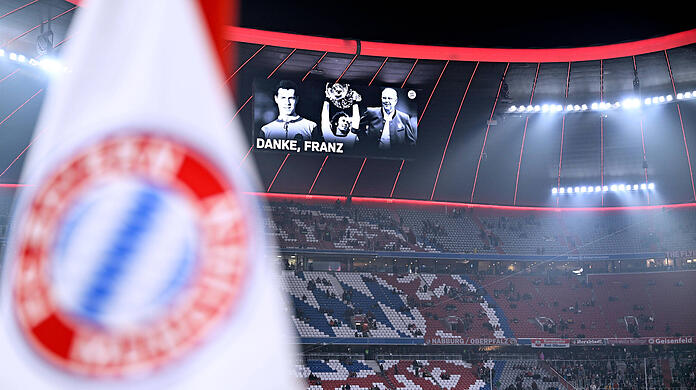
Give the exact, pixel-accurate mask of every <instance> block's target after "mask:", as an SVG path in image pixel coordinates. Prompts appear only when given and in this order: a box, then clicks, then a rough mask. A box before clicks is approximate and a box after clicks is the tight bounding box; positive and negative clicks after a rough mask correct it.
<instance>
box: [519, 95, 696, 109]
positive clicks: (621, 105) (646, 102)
mask: <svg viewBox="0 0 696 390" xmlns="http://www.w3.org/2000/svg"><path fill="white" fill-rule="evenodd" d="M690 99H696V91H689V92H680V93H678V94H677V100H690ZM672 101H674V97H673V96H672V95H662V96H653V97H647V98H645V99H643V100H642V101H641V100H640V99H638V98H636V97H633V98H627V99H624V100H622V101H620V102H619V101H617V102H614V103H610V102H595V103H591V104H589V105H587V104H568V105H566V106H563V105H561V104H541V105H539V104H537V105H531V104H529V105H521V106H510V108H508V110H507V112H508V113H519V114H535V113H542V114H546V113H549V114H554V113H557V112H564V113H570V112H585V111H602V112H603V111H610V110H618V109H624V110H633V109H636V108H640V107H642V106H653V105H658V104H666V103H670V102H672Z"/></svg>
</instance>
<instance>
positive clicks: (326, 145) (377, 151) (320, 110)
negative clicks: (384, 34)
mask: <svg viewBox="0 0 696 390" xmlns="http://www.w3.org/2000/svg"><path fill="white" fill-rule="evenodd" d="M420 92H421V91H419V90H417V89H411V88H394V87H385V86H375V85H371V86H366V85H353V84H350V83H342V82H339V83H334V82H316V81H314V82H309V81H308V82H300V81H298V80H280V81H279V80H265V79H256V80H254V116H253V124H254V125H253V130H252V131H253V133H252V139H253V141H254V149H255V150H257V151H261V150H263V151H282V152H285V153H325V154H326V153H328V154H332V155H347V156H365V157H377V158H401V159H412V158H413V157H414V156H415V150H416V148H417V145H418V117H419V115H420V112H421V111H420V110H421V107H422V104H421V103H422V94H421V93H420Z"/></svg>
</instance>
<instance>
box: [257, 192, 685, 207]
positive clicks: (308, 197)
mask: <svg viewBox="0 0 696 390" xmlns="http://www.w3.org/2000/svg"><path fill="white" fill-rule="evenodd" d="M248 194H249V195H254V196H259V197H262V198H270V199H290V200H293V199H294V200H321V201H331V202H335V201H337V200H340V201H345V200H346V198H347V197H346V196H343V195H307V194H284V193H278V192H272V193H266V192H249V193H248ZM351 202H352V203H357V204H360V203H363V204H365V203H377V204H393V205H408V206H449V207H461V208H477V209H489V210H507V211H549V212H566V211H636V210H659V209H664V208H667V209H670V208H682V207H696V203H678V204H665V205H650V206H607V207H541V206H504V205H493V204H481V203H463V202H447V201H437V200H418V199H396V198H371V197H359V196H354V197H351Z"/></svg>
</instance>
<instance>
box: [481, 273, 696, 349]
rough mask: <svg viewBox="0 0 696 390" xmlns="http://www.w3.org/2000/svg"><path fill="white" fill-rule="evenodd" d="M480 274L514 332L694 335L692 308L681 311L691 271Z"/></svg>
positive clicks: (691, 284)
mask: <svg viewBox="0 0 696 390" xmlns="http://www.w3.org/2000/svg"><path fill="white" fill-rule="evenodd" d="M481 278H482V281H481V283H482V284H483V285H484V286H485V288H486V291H487V292H488V293H489V294H493V295H494V297H495V299H496V302H497V304H498V305H499V307H500V308H501V309H502V311H503V312H504V313H505V317H506V318H507V320H508V321H509V323H510V327H511V328H512V330H513V333H514V334H515V335H516V336H517V337H542V336H546V337H549V336H553V335H555V336H566V337H578V336H585V337H636V336H641V337H650V336H665V335H674V334H681V335H692V334H696V313H694V311H693V310H685V307H689V305H690V304H691V303H690V302H691V300H692V299H693V297H694V296H696V272H695V271H681V272H655V273H632V274H597V275H592V274H590V275H588V276H587V277H543V276H527V275H525V276H521V275H516V276H503V277H494V276H484V277H481ZM628 316H633V317H635V318H636V320H637V323H638V326H637V329H631V328H630V327H629V326H628V325H627V321H626V317H628ZM543 324H546V325H547V326H546V328H544V327H543V326H542V325H543Z"/></svg>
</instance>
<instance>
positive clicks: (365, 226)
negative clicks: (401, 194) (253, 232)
mask: <svg viewBox="0 0 696 390" xmlns="http://www.w3.org/2000/svg"><path fill="white" fill-rule="evenodd" d="M266 211H267V215H271V216H272V218H273V221H267V222H266V228H267V230H266V231H267V232H268V233H269V234H271V235H272V236H273V237H274V239H275V241H276V242H277V243H278V244H279V245H280V246H281V247H287V248H307V249H339V250H341V249H343V250H350V249H360V250H390V251H401V252H416V251H420V252H423V251H433V252H435V251H437V250H436V249H435V248H432V247H429V246H427V245H422V244H419V243H417V242H416V241H415V239H411V240H409V239H407V237H406V236H405V233H406V232H404V230H403V229H402V228H401V227H399V226H397V224H396V223H395V221H394V219H393V218H392V217H391V216H389V215H387V213H386V212H385V211H384V210H372V209H361V208H355V209H345V208H340V207H332V206H325V205H324V206H322V205H313V206H309V205H303V204H298V203H271V204H270V205H268V206H267V209H266Z"/></svg>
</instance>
